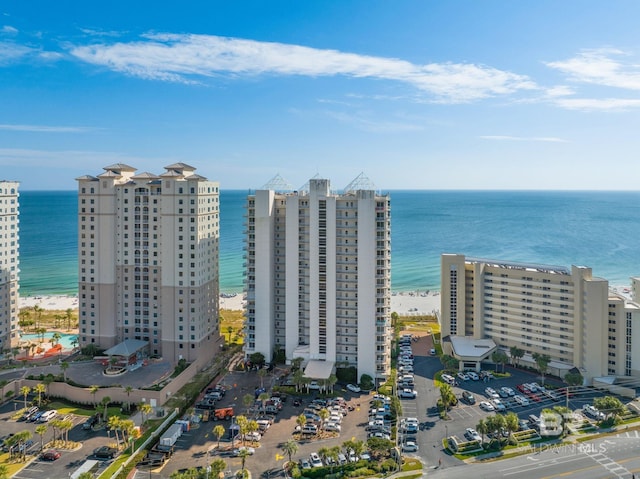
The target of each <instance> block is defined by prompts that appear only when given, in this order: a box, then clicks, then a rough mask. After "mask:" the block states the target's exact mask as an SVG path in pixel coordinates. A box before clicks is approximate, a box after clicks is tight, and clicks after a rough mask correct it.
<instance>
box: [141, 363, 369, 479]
mask: <svg viewBox="0 0 640 479" xmlns="http://www.w3.org/2000/svg"><path fill="white" fill-rule="evenodd" d="M277 374H278V371H277V370H275V371H274V374H273V375H270V376H268V377H267V378H265V380H264V381H265V382H264V386H265V388H266V389H268V387H269V386H270V385H272V384H275V383H276V381H277ZM221 385H223V386H224V387H225V388H226V389H227V393H226V395H225V396H224V397H223V398H222V399H221V400H220V401H218V402H216V405H215V407H216V408H226V407H233V408H234V411H235V414H236V415H246V416H247V417H249V418H251V417H253V416H252V414H248V413H247V411H246V408H245V406H244V405H243V404H242V399H243V397H244V396H245V395H246V394H253V393H254V391H255V390H256V389H257V388H259V387H260V378H259V377H258V375H257V373H256V372H232V373H229V374H227V375H226V376H225V377H224V379H223V380H222V381H221ZM335 392H336V393H337V394H339V395H340V396H342V397H344V399H345V401H346V402H347V403H348V405H349V406H351V407H352V409H353V410H352V411H349V412H348V414H347V415H346V416H345V417H344V418H343V420H342V424H341V432H340V433H339V434H337V435H336V436H335V437H332V438H323V439H316V438H315V437H314V436H308V437H304V438H303V439H301V440H300V441H298V446H299V449H298V452H297V453H296V454H295V455H294V456H293V457H292V459H293V460H296V461H297V460H299V459H309V456H310V454H311V453H313V452H318V450H319V449H320V448H322V447H332V446H335V445H341V444H342V443H343V442H344V441H347V440H351V439H354V438H355V439H360V440H363V441H366V431H365V428H364V426H365V425H366V422H367V414H368V408H369V399H370V395H368V394H365V393H353V392H350V391H348V390H347V389H346V388H342V387H340V386H338V385H336V388H335ZM296 397H297V396H296ZM315 397H316V394H307V395H302V396H300V398H301V400H302V401H301V404H300V405H297V406H295V405H294V399H295V398H294V397H288V398H287V400H286V401H285V402H284V403H283V407H282V410H280V412H279V413H278V414H277V415H276V416H275V417H274V421H273V424H272V425H271V426H270V427H269V429H268V430H267V431H266V433H265V434H264V435H263V436H262V439H261V440H260V442H259V443H258V444H252V445H251V447H254V446H255V447H254V449H255V453H254V454H253V455H251V456H249V457H247V459H246V468H247V469H249V470H250V471H251V472H252V473H253V474H254V477H260V475H263V476H264V477H266V472H267V471H268V472H269V477H279V476H281V475H282V466H283V464H284V462H285V460H286V455H285V454H284V453H283V452H282V450H281V446H282V444H284V443H285V442H287V441H288V440H289V439H291V438H292V437H293V433H294V430H295V428H296V418H297V417H298V416H299V415H300V414H301V413H302V412H303V410H304V409H305V407H306V406H308V405H309V404H310V403H311V401H312V400H313V399H314V398H315ZM219 424H220V425H223V426H225V429H226V430H227V431H228V429H229V426H231V424H232V421H208V422H201V423H199V424H196V425H195V426H194V427H191V429H190V430H189V431H186V432H184V433H183V434H182V436H181V437H180V438H179V439H178V440H177V442H176V444H175V452H174V454H173V456H172V457H171V459H170V460H169V461H167V462H166V463H165V465H164V466H163V467H162V468H158V469H151V470H149V469H141V470H140V471H138V472H137V474H136V477H137V478H138V479H142V478H148V477H163V478H165V477H167V478H168V477H169V476H170V475H171V473H172V472H174V471H177V470H182V469H188V468H190V467H202V468H206V465H207V464H208V463H209V462H211V461H212V460H213V459H217V458H222V459H224V460H225V462H226V463H227V467H228V470H230V471H236V470H238V469H240V468H241V459H240V458H239V457H233V455H232V452H231V450H232V447H231V441H230V439H229V436H228V434H225V436H224V437H222V438H221V441H220V445H221V451H218V450H217V447H216V446H217V443H218V440H217V437H216V436H215V435H214V434H213V428H214V427H215V426H217V425H219ZM234 445H235V446H236V447H238V446H240V445H241V444H240V442H239V441H238V440H236V441H234ZM276 454H277V455H278V458H276Z"/></svg>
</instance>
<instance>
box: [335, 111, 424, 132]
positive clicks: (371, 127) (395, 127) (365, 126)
mask: <svg viewBox="0 0 640 479" xmlns="http://www.w3.org/2000/svg"><path fill="white" fill-rule="evenodd" d="M325 113H326V115H327V116H330V117H331V118H334V119H336V120H338V121H341V122H343V123H348V124H351V125H354V126H355V127H356V128H358V129H359V130H363V131H371V132H376V133H391V132H399V131H419V130H423V129H424V128H423V127H422V126H421V125H416V124H413V123H407V122H398V121H378V120H372V119H369V118H366V116H364V115H361V114H355V115H354V114H350V113H344V112H337V111H327V112H325Z"/></svg>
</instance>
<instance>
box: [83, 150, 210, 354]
mask: <svg viewBox="0 0 640 479" xmlns="http://www.w3.org/2000/svg"><path fill="white" fill-rule="evenodd" d="M104 170H105V171H104V173H102V174H100V175H98V176H89V175H87V176H82V177H80V178H77V181H78V269H79V271H78V276H79V278H78V293H79V314H80V318H79V321H80V324H79V329H80V330H79V342H80V345H81V346H86V345H88V344H95V345H96V346H98V347H99V348H101V349H107V348H111V347H113V346H115V345H117V344H119V343H122V342H124V341H125V340H138V341H144V342H147V343H148V352H149V354H150V355H154V356H162V357H164V358H165V359H168V360H170V361H174V362H175V361H178V360H180V359H185V360H187V361H193V360H195V359H196V358H200V359H202V358H204V357H212V356H213V355H214V354H215V351H216V349H217V345H216V342H217V341H218V340H219V338H220V334H219V324H218V304H219V297H218V294H219V275H218V243H219V221H220V220H219V187H218V183H215V182H212V181H208V180H207V179H206V178H204V177H202V176H200V175H197V174H196V173H195V168H194V167H192V166H189V165H186V164H184V163H176V164H173V165H169V166H166V167H165V170H166V171H165V172H164V173H161V174H158V175H156V174H152V173H147V172H141V173H137V172H136V169H135V168H132V167H130V166H128V165H124V164H116V165H111V166H107V167H105V168H104ZM136 344H140V343H136Z"/></svg>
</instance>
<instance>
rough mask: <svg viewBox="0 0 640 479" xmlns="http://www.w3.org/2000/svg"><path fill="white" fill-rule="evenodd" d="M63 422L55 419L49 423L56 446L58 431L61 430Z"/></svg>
mask: <svg viewBox="0 0 640 479" xmlns="http://www.w3.org/2000/svg"><path fill="white" fill-rule="evenodd" d="M61 422H62V421H61V420H60V419H53V420H52V421H49V426H51V429H52V432H53V445H54V446H55V444H56V431H57V430H58V429H60V426H61V424H60V423H61Z"/></svg>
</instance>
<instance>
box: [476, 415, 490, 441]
mask: <svg viewBox="0 0 640 479" xmlns="http://www.w3.org/2000/svg"><path fill="white" fill-rule="evenodd" d="M476 431H478V432H479V433H480V434H482V442H484V435H485V434H487V433H488V432H489V426H488V425H487V420H486V419H480V420H479V421H478V424H476Z"/></svg>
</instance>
